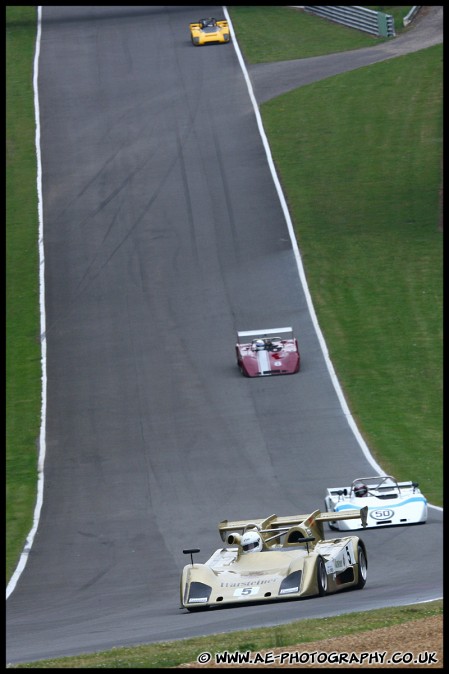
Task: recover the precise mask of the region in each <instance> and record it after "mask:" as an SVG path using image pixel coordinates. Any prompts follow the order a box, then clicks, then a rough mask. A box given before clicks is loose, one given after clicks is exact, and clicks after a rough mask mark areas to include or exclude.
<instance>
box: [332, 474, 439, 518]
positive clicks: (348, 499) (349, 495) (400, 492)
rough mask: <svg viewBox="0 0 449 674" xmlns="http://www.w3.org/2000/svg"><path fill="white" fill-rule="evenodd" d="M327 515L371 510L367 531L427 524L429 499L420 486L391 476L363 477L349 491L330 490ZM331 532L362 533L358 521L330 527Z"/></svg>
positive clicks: (340, 489) (334, 488) (369, 511)
mask: <svg viewBox="0 0 449 674" xmlns="http://www.w3.org/2000/svg"><path fill="white" fill-rule="evenodd" d="M324 502H325V504H326V510H327V512H335V513H342V512H344V511H345V510H353V509H354V508H361V507H363V506H368V518H367V527H371V528H373V527H386V526H394V525H398V524H423V523H424V522H425V521H426V520H427V499H426V498H425V497H424V496H423V495H422V494H421V491H420V489H419V488H418V483H417V482H398V481H397V480H396V479H395V478H394V477H392V476H391V475H376V476H374V477H359V478H357V479H356V480H354V482H353V483H352V484H351V486H349V487H330V488H329V489H328V490H327V494H326V496H325V498H324ZM329 526H330V528H331V529H339V530H340V531H347V530H353V529H361V528H362V523H361V521H360V522H359V521H358V520H338V521H332V522H330V523H329Z"/></svg>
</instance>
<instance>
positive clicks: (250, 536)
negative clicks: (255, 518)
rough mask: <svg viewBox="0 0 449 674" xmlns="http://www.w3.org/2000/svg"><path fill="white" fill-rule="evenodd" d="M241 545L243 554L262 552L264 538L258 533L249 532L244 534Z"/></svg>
mask: <svg viewBox="0 0 449 674" xmlns="http://www.w3.org/2000/svg"><path fill="white" fill-rule="evenodd" d="M240 545H241V546H242V552H244V553H246V552H261V551H262V548H263V543H262V537H261V535H260V534H258V533H257V531H247V532H246V534H243V536H242V540H241V543H240Z"/></svg>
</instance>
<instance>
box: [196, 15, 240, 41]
mask: <svg viewBox="0 0 449 674" xmlns="http://www.w3.org/2000/svg"><path fill="white" fill-rule="evenodd" d="M190 37H191V39H192V43H193V44H194V45H195V47H199V46H200V45H203V44H209V43H214V42H229V41H230V39H231V35H230V32H229V26H228V22H227V21H225V20H224V19H222V20H218V21H217V19H213V18H210V19H200V20H199V21H198V23H191V24H190Z"/></svg>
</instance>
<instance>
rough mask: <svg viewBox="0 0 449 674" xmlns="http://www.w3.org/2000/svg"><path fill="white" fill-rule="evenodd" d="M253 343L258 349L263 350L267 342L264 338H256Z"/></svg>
mask: <svg viewBox="0 0 449 674" xmlns="http://www.w3.org/2000/svg"><path fill="white" fill-rule="evenodd" d="M253 344H254V348H255V350H256V351H263V349H264V348H265V342H264V341H263V339H255V340H254V342H253Z"/></svg>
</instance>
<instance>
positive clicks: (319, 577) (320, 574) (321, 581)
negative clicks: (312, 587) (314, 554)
mask: <svg viewBox="0 0 449 674" xmlns="http://www.w3.org/2000/svg"><path fill="white" fill-rule="evenodd" d="M316 582H317V585H318V594H319V596H320V597H324V595H325V594H327V573H326V566H325V564H324V559H323V558H322V557H318V561H317V565H316Z"/></svg>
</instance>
